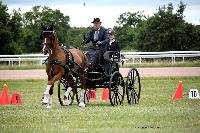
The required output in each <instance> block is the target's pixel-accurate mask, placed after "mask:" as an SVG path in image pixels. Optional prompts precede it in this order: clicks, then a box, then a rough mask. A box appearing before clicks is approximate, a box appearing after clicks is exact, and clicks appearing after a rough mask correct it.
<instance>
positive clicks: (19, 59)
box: [19, 57, 21, 67]
mask: <svg viewBox="0 0 200 133" xmlns="http://www.w3.org/2000/svg"><path fill="white" fill-rule="evenodd" d="M20 65H21V59H20V57H19V67H20Z"/></svg>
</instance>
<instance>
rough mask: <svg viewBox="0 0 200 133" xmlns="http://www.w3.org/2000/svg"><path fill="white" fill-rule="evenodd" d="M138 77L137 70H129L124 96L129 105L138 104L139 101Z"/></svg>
mask: <svg viewBox="0 0 200 133" xmlns="http://www.w3.org/2000/svg"><path fill="white" fill-rule="evenodd" d="M140 91H141V84H140V76H139V73H138V71H137V69H135V68H133V69H130V70H129V72H128V75H127V81H126V95H127V100H128V103H129V104H138V103H139V99H140Z"/></svg>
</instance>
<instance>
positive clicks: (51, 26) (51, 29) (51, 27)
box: [48, 23, 53, 31]
mask: <svg viewBox="0 0 200 133" xmlns="http://www.w3.org/2000/svg"><path fill="white" fill-rule="evenodd" d="M48 29H49V31H53V23H52V24H51V25H50V26H49V28H48Z"/></svg>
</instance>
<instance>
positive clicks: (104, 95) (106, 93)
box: [102, 88, 109, 101]
mask: <svg viewBox="0 0 200 133" xmlns="http://www.w3.org/2000/svg"><path fill="white" fill-rule="evenodd" d="M102 100H104V101H107V100H109V90H108V88H103V90H102Z"/></svg>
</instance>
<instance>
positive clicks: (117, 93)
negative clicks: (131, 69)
mask: <svg viewBox="0 0 200 133" xmlns="http://www.w3.org/2000/svg"><path fill="white" fill-rule="evenodd" d="M124 94H125V86H124V80H123V77H122V75H121V74H120V73H119V72H118V71H116V72H114V73H113V74H112V76H111V78H110V82H109V98H110V103H111V105H112V106H114V105H121V104H122V103H123V100H124Z"/></svg>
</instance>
